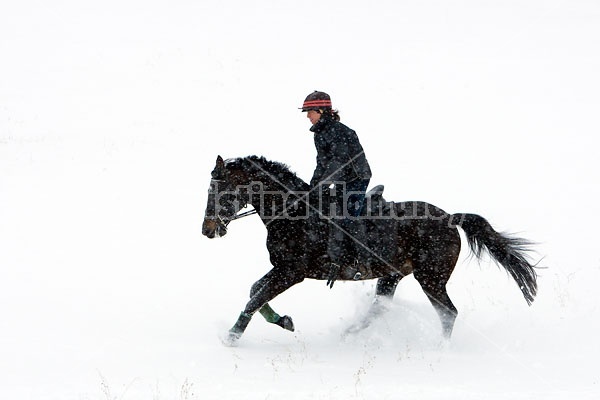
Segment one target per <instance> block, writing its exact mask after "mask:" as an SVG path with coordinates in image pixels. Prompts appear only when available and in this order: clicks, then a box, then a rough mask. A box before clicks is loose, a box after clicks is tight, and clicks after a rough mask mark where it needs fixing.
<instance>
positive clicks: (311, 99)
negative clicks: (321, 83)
mask: <svg viewBox="0 0 600 400" xmlns="http://www.w3.org/2000/svg"><path fill="white" fill-rule="evenodd" d="M300 109H301V110H302V112H307V113H308V114H307V117H308V119H310V122H311V123H312V124H313V125H314V124H315V123H317V121H318V120H319V119H320V118H321V115H324V114H325V115H329V116H331V117H332V118H333V119H335V120H336V121H339V120H340V117H339V115H338V111H337V110H334V109H333V107H332V105H331V97H329V95H328V94H327V93H325V92H319V91H316V90H315V91H314V92H312V93H311V94H309V95H308V96H306V99H305V100H304V103H303V104H302V107H301V108H300Z"/></svg>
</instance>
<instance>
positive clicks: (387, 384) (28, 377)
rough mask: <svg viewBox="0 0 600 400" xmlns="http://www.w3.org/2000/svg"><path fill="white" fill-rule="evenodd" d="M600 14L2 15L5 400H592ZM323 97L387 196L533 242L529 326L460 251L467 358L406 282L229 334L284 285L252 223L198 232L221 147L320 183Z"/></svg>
mask: <svg viewBox="0 0 600 400" xmlns="http://www.w3.org/2000/svg"><path fill="white" fill-rule="evenodd" d="M599 26H600V5H599V4H598V3H597V2H593V1H578V2H571V3H569V2H565V1H541V0H531V1H527V2H518V3H515V2H503V1H486V2H480V1H471V0H466V1H462V2H453V3H448V2H443V1H425V2H418V3H415V2H406V1H399V2H398V1H394V2H392V1H382V2H378V3H377V5H376V6H374V5H370V6H367V5H365V4H364V3H363V2H358V1H344V2H342V1H332V2H326V3H324V2H315V1H312V0H308V1H304V2H302V3H301V4H297V5H296V4H295V5H291V4H287V3H283V2H275V1H267V0H259V1H254V2H251V3H249V2H243V1H231V2H226V3H223V4H217V3H209V2H192V1H180V2H162V1H146V2H141V1H138V0H129V1H118V2H117V1H110V0H109V1H105V2H102V3H98V4H95V3H92V2H78V1H73V0H64V1H59V2H52V3H48V2H42V1H33V0H25V1H20V2H5V3H3V4H2V5H0V54H2V62H0V222H1V223H0V271H1V279H0V304H2V306H0V397H1V398H5V399H119V400H121V399H122V400H129V399H234V398H243V399H278V398H284V397H285V398H288V399H396V398H403V399H448V398H456V399H458V398H460V399H471V398H472V399H480V398H486V399H544V400H548V399H563V398H565V397H567V396H569V397H571V398H577V399H595V398H598V396H599V394H600V389H599V387H598V385H599V382H598V381H599V375H598V372H597V368H596V367H595V366H594V365H595V364H596V363H595V361H596V360H597V359H598V357H599V356H600V349H599V344H598V340H597V337H598V334H599V333H600V332H599V326H600V324H599V322H598V318H597V313H598V299H599V297H598V291H597V290H596V285H597V282H598V281H599V279H600V256H599V255H598V253H597V252H596V249H597V236H598V235H597V227H598V223H599V222H600V219H599V217H598V213H597V212H596V208H597V203H598V201H599V200H600V189H599V188H598V181H599V178H600V168H599V167H600V163H599V162H598V159H597V154H596V153H597V147H598V146H597V145H598V140H597V138H596V136H597V134H598V132H599V129H598V128H599V127H600V124H599V122H598V118H597V112H598V109H599V106H600V101H599V98H598V93H600V75H599V74H598V73H597V71H598V70H599V67H600V53H598V51H597V49H598V46H599V45H600V28H599ZM315 89H318V90H324V91H327V92H328V93H330V94H331V96H332V99H333V102H334V106H335V107H337V108H339V109H340V111H341V116H342V122H344V123H346V124H348V125H349V126H350V127H352V128H353V129H355V130H356V131H357V132H358V134H359V137H360V138H361V143H362V144H363V147H364V148H365V151H366V153H367V156H368V158H369V161H370V163H371V166H372V168H373V173H374V178H373V179H372V181H371V185H372V186H374V185H376V184H379V183H383V184H385V185H386V192H385V195H386V198H388V199H390V200H398V201H399V200H424V201H428V202H430V203H433V204H435V205H437V206H439V207H441V208H443V209H444V210H446V211H448V212H452V213H454V212H471V213H477V214H480V215H482V216H484V217H486V218H487V219H489V220H490V221H491V222H492V223H493V225H494V226H495V227H496V228H497V229H498V230H501V231H513V232H516V233H518V234H519V235H520V236H522V237H525V238H527V239H530V240H533V241H536V242H537V243H538V244H537V246H536V251H537V253H536V258H537V259H541V262H540V266H541V267H543V268H544V269H542V270H540V279H539V286H540V291H539V295H538V298H537V300H536V302H535V303H534V304H533V306H532V307H527V305H526V303H525V301H524V300H523V298H522V296H521V294H520V292H519V290H518V288H517V287H516V285H515V284H514V282H512V281H510V280H509V277H508V276H507V275H506V274H505V273H504V272H502V271H500V270H499V269H498V268H496V267H495V266H494V265H493V264H492V263H491V262H490V261H489V260H483V261H482V262H481V263H478V262H477V261H476V260H474V259H473V258H472V257H469V254H468V252H467V250H466V247H465V246H463V252H462V253H461V258H460V260H459V263H458V265H457V268H456V270H455V273H454V274H453V277H452V279H451V280H450V282H449V285H448V290H449V293H450V296H451V298H452V299H453V301H454V303H455V305H456V306H457V308H458V310H459V316H458V320H457V324H456V328H455V331H454V335H453V337H452V340H451V341H450V342H449V343H445V342H443V341H442V339H441V337H440V332H439V331H440V327H439V321H438V319H437V316H436V315H435V312H434V311H433V308H432V307H431V306H430V304H429V303H428V301H427V299H426V298H425V295H424V294H423V292H422V291H421V290H420V288H419V287H418V284H417V283H416V281H414V279H413V278H412V277H408V278H406V279H404V280H403V281H402V282H401V284H400V285H399V288H398V291H397V295H396V297H395V299H394V301H393V303H392V304H391V306H390V308H391V309H390V311H389V312H388V313H387V314H385V316H384V317H383V318H382V319H381V320H379V321H377V322H376V323H375V324H374V325H373V326H371V327H369V328H368V329H367V330H365V331H363V332H361V333H359V334H356V335H352V336H347V337H342V333H343V332H344V330H345V329H346V328H347V327H348V326H349V325H351V324H352V323H353V322H355V321H357V320H358V318H360V316H361V315H363V314H364V313H365V312H366V309H367V307H368V305H369V303H370V301H371V299H372V296H373V290H374V281H372V282H364V283H341V282H338V283H336V285H335V286H334V288H333V289H332V290H329V289H328V288H326V286H325V283H324V282H318V281H305V282H303V283H301V284H299V285H297V286H295V287H293V288H291V289H290V290H288V291H287V292H285V293H284V294H283V295H281V296H280V297H278V298H277V299H275V300H274V301H273V302H272V303H271V304H272V306H273V308H274V309H275V310H276V311H278V312H279V313H280V314H282V315H283V314H288V315H291V316H292V317H293V318H294V323H295V325H296V328H297V330H296V332H294V333H290V332H288V331H284V330H282V329H280V328H279V327H277V326H274V325H270V324H267V323H266V322H265V321H264V320H263V319H262V318H261V317H260V316H259V315H257V316H256V318H254V319H253V320H252V321H251V323H250V325H249V327H248V329H247V331H246V334H245V335H244V336H243V337H242V339H241V340H240V342H239V346H238V347H234V348H229V347H224V346H223V345H222V344H221V342H220V340H219V337H220V335H222V334H223V332H225V331H226V330H227V329H229V328H230V327H231V326H232V325H233V323H234V322H235V319H236V318H237V315H238V314H239V312H240V311H241V310H242V308H243V306H244V304H245V302H246V301H247V296H248V292H249V289H250V286H251V284H252V283H253V282H254V281H256V280H257V279H258V278H260V277H261V276H262V275H263V274H264V273H266V272H267V271H268V270H269V261H268V254H267V252H266V249H265V247H264V240H265V236H266V231H265V229H264V228H263V226H262V224H261V223H260V221H259V220H258V219H257V218H255V217H249V218H245V219H243V220H240V221H236V222H234V223H232V224H231V225H230V229H229V233H228V234H227V236H225V237H223V238H219V239H214V240H208V239H206V238H205V237H203V236H202V235H201V223H202V217H203V213H204V208H205V205H206V192H207V189H208V184H209V180H210V174H209V173H210V171H211V169H212V168H213V166H214V161H215V159H216V157H217V155H218V154H220V155H222V156H223V157H225V158H231V157H237V156H245V155H250V154H259V155H264V156H266V157H267V158H269V159H273V160H277V161H282V162H285V163H286V164H288V165H290V166H291V167H292V169H293V170H295V171H296V172H297V173H298V175H299V176H301V177H302V178H304V179H305V180H308V179H310V176H311V173H312V169H313V168H314V156H315V153H314V148H313V143H312V138H311V136H310V133H309V131H308V127H309V123H308V120H307V119H306V118H305V115H304V114H301V113H300V112H299V111H298V109H297V108H298V107H299V106H300V105H301V102H302V100H303V99H304V97H305V96H306V94H308V93H309V92H311V91H312V90H315Z"/></svg>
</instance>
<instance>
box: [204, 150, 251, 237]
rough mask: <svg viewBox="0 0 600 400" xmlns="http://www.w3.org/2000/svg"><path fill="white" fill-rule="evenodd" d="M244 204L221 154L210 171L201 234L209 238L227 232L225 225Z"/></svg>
mask: <svg viewBox="0 0 600 400" xmlns="http://www.w3.org/2000/svg"><path fill="white" fill-rule="evenodd" d="M245 206H246V202H245V201H244V199H243V197H242V196H241V194H240V192H239V190H238V188H237V187H236V184H235V183H234V182H233V179H232V177H231V174H230V173H229V172H228V171H227V168H226V166H225V162H224V161H223V158H221V156H218V157H217V162H216V165H215V168H214V169H213V171H212V173H211V181H210V188H209V189H208V201H207V203H206V212H205V214H204V222H203V224H202V234H203V235H204V236H206V237H208V238H210V239H212V238H214V237H220V236H224V235H226V234H227V225H228V224H229V222H231V221H232V220H233V219H235V217H236V214H237V213H238V211H239V210H240V209H242V208H243V207H245Z"/></svg>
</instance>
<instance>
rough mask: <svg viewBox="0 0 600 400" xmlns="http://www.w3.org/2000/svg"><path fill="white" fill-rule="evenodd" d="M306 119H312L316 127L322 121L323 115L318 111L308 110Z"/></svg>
mask: <svg viewBox="0 0 600 400" xmlns="http://www.w3.org/2000/svg"><path fill="white" fill-rule="evenodd" d="M306 117H307V118H308V119H310V123H311V124H313V125H314V124H316V123H317V121H318V120H319V119H321V113H320V112H318V111H316V110H308V111H307V112H306Z"/></svg>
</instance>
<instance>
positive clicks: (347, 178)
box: [301, 91, 371, 287]
mask: <svg viewBox="0 0 600 400" xmlns="http://www.w3.org/2000/svg"><path fill="white" fill-rule="evenodd" d="M301 110H302V111H303V112H306V113H307V117H308V119H309V120H310V122H311V123H312V127H311V128H310V131H311V132H313V133H314V140H315V147H316V149H317V167H316V168H315V172H314V174H313V177H312V179H311V180H310V186H311V191H313V193H314V192H317V193H319V194H320V193H322V192H323V191H324V190H325V189H326V188H328V187H330V185H331V184H335V187H336V189H337V188H339V187H341V188H344V189H345V193H344V197H343V198H344V199H346V194H347V196H348V197H347V203H346V205H345V210H344V215H343V218H341V219H336V220H333V222H334V224H333V225H332V227H335V228H336V229H329V241H328V247H327V254H328V255H329V259H330V263H329V268H330V273H329V279H328V281H327V284H328V285H329V286H330V287H333V283H334V281H335V280H336V278H337V275H338V273H339V271H340V266H341V265H343V264H344V261H346V262H348V261H349V260H343V259H342V258H343V256H344V254H343V251H344V247H345V246H346V245H347V244H350V245H351V244H352V243H353V242H354V240H358V241H359V242H361V243H362V240H361V239H362V238H361V237H358V238H357V236H361V235H360V233H361V229H360V228H359V227H358V224H353V222H354V221H353V218H352V217H358V216H359V215H360V213H361V210H362V207H363V204H364V200H365V191H366V190H367V186H368V185H369V180H370V179H371V168H370V167H369V163H368V161H367V158H366V157H365V153H364V150H363V148H362V146H361V144H360V142H359V140H358V136H357V135H356V132H354V131H353V130H352V129H350V128H348V127H347V126H346V125H344V124H342V123H341V122H340V116H339V113H338V111H337V110H334V109H333V107H332V104H331V97H329V95H328V94H327V93H324V92H319V91H314V92H313V93H311V94H309V95H308V96H307V97H306V100H304V104H303V105H302V108H301ZM319 211H320V212H321V210H319ZM354 219H355V218H354ZM344 232H346V233H344ZM349 235H352V236H353V237H354V238H352V237H350V236H349Z"/></svg>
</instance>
